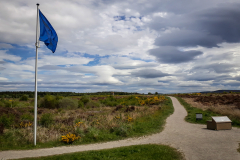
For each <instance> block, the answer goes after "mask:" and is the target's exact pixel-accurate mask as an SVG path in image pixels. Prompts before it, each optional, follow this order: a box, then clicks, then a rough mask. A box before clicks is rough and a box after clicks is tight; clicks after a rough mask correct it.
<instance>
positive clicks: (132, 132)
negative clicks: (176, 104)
mask: <svg viewBox="0 0 240 160" xmlns="http://www.w3.org/2000/svg"><path fill="white" fill-rule="evenodd" d="M167 99H168V100H167V101H164V103H163V104H162V106H161V109H159V110H158V111H156V112H155V113H154V114H151V115H144V116H143V117H140V118H137V119H135V120H134V122H132V123H129V124H124V125H122V126H121V127H119V128H113V129H112V130H99V129H97V128H92V129H91V130H90V132H88V133H87V134H85V135H84V136H83V137H82V138H81V140H80V141H76V142H74V143H73V144H71V145H81V144H89V143H96V142H106V141H113V140H120V139H124V138H129V137H139V136H143V135H149V134H153V133H157V132H160V131H162V130H163V126H164V124H165V120H166V118H167V117H168V116H169V115H170V114H172V113H173V111H174V108H173V105H172V101H171V100H170V98H168V97H167ZM16 131H18V129H16ZM16 131H15V132H16ZM12 132H13V131H12ZM12 132H9V133H8V134H3V135H0V150H13V149H35V148H49V147H57V146H64V145H66V144H64V143H62V142H60V141H59V140H56V141H50V142H46V143H37V145H36V146H33V142H29V141H26V140H24V139H21V137H23V136H21V135H19V136H18V137H16V136H13V134H12ZM19 134H20V132H19ZM59 139H60V137H59Z"/></svg>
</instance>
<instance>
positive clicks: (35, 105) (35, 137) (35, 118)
mask: <svg viewBox="0 0 240 160" xmlns="http://www.w3.org/2000/svg"><path fill="white" fill-rule="evenodd" d="M38 6H39V4H38V3H37V24H36V44H35V46H36V59H35V99H34V134H33V139H34V146H36V143H37V61H38V48H39V40H38V21H39V20H38V18H39V9H38Z"/></svg>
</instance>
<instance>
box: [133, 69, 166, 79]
mask: <svg viewBox="0 0 240 160" xmlns="http://www.w3.org/2000/svg"><path fill="white" fill-rule="evenodd" d="M131 75H133V76H135V77H142V78H157V77H165V76H170V74H167V73H163V72H161V71H159V70H155V69H142V70H139V71H133V72H131Z"/></svg>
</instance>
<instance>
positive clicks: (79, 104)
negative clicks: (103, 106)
mask: <svg viewBox="0 0 240 160" xmlns="http://www.w3.org/2000/svg"><path fill="white" fill-rule="evenodd" d="M83 107H84V103H83V102H82V101H81V100H79V101H78V108H83Z"/></svg>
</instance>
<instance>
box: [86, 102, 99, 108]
mask: <svg viewBox="0 0 240 160" xmlns="http://www.w3.org/2000/svg"><path fill="white" fill-rule="evenodd" d="M101 105H102V104H101V103H100V102H96V101H89V102H88V103H87V104H86V108H99V107H101Z"/></svg>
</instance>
